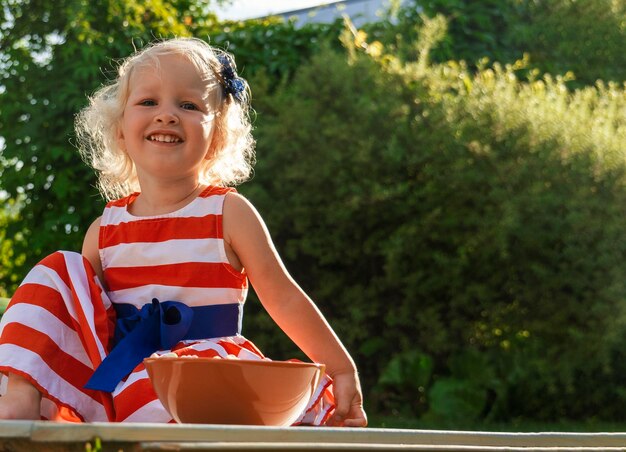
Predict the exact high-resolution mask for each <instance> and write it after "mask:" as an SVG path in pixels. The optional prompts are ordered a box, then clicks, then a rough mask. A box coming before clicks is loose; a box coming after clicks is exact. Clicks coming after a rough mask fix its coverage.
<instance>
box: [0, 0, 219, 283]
mask: <svg viewBox="0 0 626 452" xmlns="http://www.w3.org/2000/svg"><path fill="white" fill-rule="evenodd" d="M209 6H210V3H206V2H198V1H193V0H148V1H128V0H105V1H101V2H82V1H78V0H61V1H56V0H54V1H53V0H31V1H16V0H0V49H2V52H1V53H0V105H1V107H0V136H1V137H2V138H3V139H4V145H3V147H2V148H1V149H0V167H2V169H1V170H0V171H2V180H1V181H0V193H4V196H5V197H8V200H7V201H6V202H9V203H13V204H15V205H17V206H19V213H18V214H15V215H12V216H11V218H10V219H8V220H7V221H5V222H4V224H2V225H0V230H2V232H1V233H2V234H3V235H4V236H5V240H6V243H9V241H10V243H11V247H12V251H11V252H12V253H13V255H14V256H25V259H23V260H22V261H21V262H14V264H15V265H16V268H14V269H13V271H12V273H13V275H15V274H16V273H17V274H21V275H22V276H23V274H24V273H25V269H27V268H29V267H30V266H32V265H33V264H34V263H35V262H36V261H38V260H39V259H41V258H42V257H43V256H44V255H45V254H47V253H49V252H51V251H53V250H56V249H70V250H79V249H80V246H81V241H82V235H83V233H84V231H85V230H86V228H87V226H88V225H89V224H90V222H91V221H93V220H94V219H95V218H96V217H97V216H98V215H99V214H100V212H101V211H102V208H103V200H102V199H101V197H100V196H99V194H98V192H97V190H96V189H95V188H94V186H95V176H94V174H93V172H92V171H91V170H90V169H89V168H88V167H87V166H86V165H85V164H84V163H83V162H82V161H81V159H80V157H79V155H78V152H77V150H76V148H75V146H74V143H75V139H74V136H73V119H74V116H75V115H76V113H77V112H78V111H79V110H80V108H81V107H83V106H84V105H85V103H86V101H87V98H86V96H87V95H88V94H90V93H92V92H93V91H94V90H95V89H97V88H98V87H99V86H100V85H101V84H102V83H104V82H106V81H107V80H108V79H111V78H112V77H114V73H115V60H116V59H119V58H121V57H124V56H127V55H128V54H130V53H131V52H132V50H133V47H141V46H142V45H143V44H145V43H147V42H150V41H151V40H153V39H155V38H159V37H172V36H189V35H190V34H191V33H192V32H193V30H194V29H197V28H198V27H207V26H209V25H210V23H212V22H214V21H215V20H216V18H215V16H214V15H212V14H210V12H209V11H208V8H209ZM16 238H19V239H20V240H16ZM8 276H9V275H6V274H5V275H0V281H2V282H1V283H0V285H2V284H4V285H5V287H6V288H11V287H12V286H13V285H14V284H15V280H14V279H15V278H11V279H7V278H8Z"/></svg>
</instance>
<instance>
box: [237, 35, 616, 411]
mask: <svg viewBox="0 0 626 452" xmlns="http://www.w3.org/2000/svg"><path fill="white" fill-rule="evenodd" d="M431 32H432V31H431ZM421 50H422V52H421V54H422V55H426V54H427V53H428V52H426V51H425V50H426V49H421ZM352 55H353V57H352V58H346V57H345V56H344V55H341V54H338V53H336V52H333V51H331V50H326V51H322V52H321V53H319V54H317V55H315V56H314V57H313V58H312V59H311V61H310V62H309V63H308V64H305V65H303V66H302V67H301V68H300V69H299V70H298V71H297V73H296V74H295V77H294V78H293V80H292V81H291V82H290V83H289V84H284V85H282V86H281V87H280V89H278V90H276V91H275V92H267V91H265V92H264V91H263V89H261V90H260V91H259V90H257V92H256V95H255V99H256V105H255V107H256V109H257V111H258V119H257V127H258V130H257V139H258V165H257V175H256V176H255V179H254V180H253V181H252V182H251V183H249V184H247V185H246V186H244V187H243V190H244V192H245V193H247V194H248V196H250V197H251V198H252V199H253V201H254V202H255V203H256V204H257V206H258V207H259V209H260V211H261V213H262V214H263V215H264V216H265V218H266V220H267V221H268V223H269V225H270V230H271V231H272V232H273V234H274V236H275V239H276V242H277V246H278V248H279V250H280V251H281V253H282V254H283V256H284V258H285V260H286V261H287V265H288V268H290V269H291V271H292V273H293V274H294V275H295V277H296V279H297V280H298V281H299V282H301V284H302V285H303V286H304V287H305V289H307V290H308V291H309V292H310V293H311V294H312V295H313V296H314V298H315V299H316V300H317V301H318V303H319V305H320V307H321V308H322V310H323V311H324V312H325V313H326V314H327V315H328V317H329V318H330V319H332V322H333V324H334V326H335V328H336V329H337V330H338V331H339V334H340V336H341V337H342V338H343V339H344V340H345V341H346V342H347V343H348V344H349V348H350V349H351V350H352V351H353V352H354V354H355V356H356V358H357V361H358V363H359V367H360V369H361V372H362V375H363V378H364V381H365V387H366V389H367V391H368V396H369V397H368V400H369V401H370V403H371V404H372V406H374V407H375V409H376V410H386V409H388V410H391V409H393V410H397V411H403V412H408V413H414V414H420V415H421V414H424V415H426V416H427V417H430V418H432V419H438V418H446V417H447V418H450V417H452V418H454V417H459V416H463V417H466V418H471V417H477V418H489V419H511V418H513V417H516V416H526V417H529V418H533V419H557V418H560V417H572V418H584V417H586V416H588V415H589V413H594V415H596V416H600V417H602V416H605V417H611V416H618V417H621V416H622V415H620V414H619V413H620V411H619V407H620V406H623V403H624V399H623V394H624V391H623V389H624V385H623V383H621V382H620V381H621V380H620V370H621V366H623V365H622V364H620V363H621V362H622V361H623V352H621V349H620V348H619V347H618V345H617V344H619V343H620V342H619V341H620V339H621V336H622V335H623V332H624V328H623V319H624V315H623V314H624V313H623V308H622V305H623V300H624V298H625V296H626V287H625V285H624V282H623V274H624V271H625V270H626V268H625V267H624V266H625V261H624V256H625V253H626V239H625V237H626V235H625V232H626V231H625V229H624V226H623V218H624V215H625V214H626V211H625V209H626V190H625V186H624V181H625V174H624V169H625V166H624V163H623V161H622V158H623V151H624V148H623V143H624V142H626V141H625V138H626V124H625V121H624V117H625V116H624V115H623V112H624V109H625V108H626V99H625V95H624V89H623V88H620V87H618V86H616V85H602V84H600V85H598V86H596V87H589V88H585V89H583V90H577V91H574V92H572V93H570V92H568V90H567V89H566V86H565V82H566V81H565V80H564V79H562V78H556V79H554V78H551V77H545V78H542V79H533V78H531V80H529V81H522V80H519V79H518V76H517V75H516V74H517V73H518V72H519V71H520V70H524V69H525V65H524V63H523V62H520V63H519V64H518V65H517V66H515V67H501V66H499V65H495V66H493V67H479V68H478V70H477V73H476V74H472V72H470V71H469V70H468V69H467V68H465V67H464V66H463V65H459V64H457V63H449V64H443V65H427V64H425V61H423V60H422V61H420V62H418V63H415V64H401V63H400V62H399V61H398V60H397V59H395V58H393V57H390V56H388V55H383V56H381V57H380V58H371V57H369V56H365V55H362V54H355V53H354V52H352ZM533 76H535V75H533ZM256 85H257V86H260V87H263V86H266V85H267V83H266V81H263V78H262V77H260V78H259V81H258V83H256ZM253 86H255V82H254V81H253ZM256 316H257V314H254V315H253V316H252V317H253V318H256ZM249 320H250V319H249ZM254 323H255V322H254V321H253V322H249V323H248V325H251V324H254ZM268 331H269V330H264V329H263V328H261V331H260V332H259V333H258V334H260V335H262V336H263V337H264V338H267V339H268V341H267V342H266V343H264V344H263V345H264V347H265V348H266V350H267V351H268V353H270V354H272V353H275V351H276V350H288V348H289V345H285V344H283V343H281V342H280V341H279V340H278V339H273V337H275V336H273V334H272V333H269V332H268ZM255 333H256V332H253V333H252V336H251V337H252V338H253V339H255V340H256V336H255V335H254V334H255ZM476 363H479V365H477V364H476ZM597 379H601V380H602V381H603V382H604V383H605V386H603V387H600V388H599V387H596V386H595V384H594V382H595V381H596V380H597ZM583 387H593V388H594V389H593V390H587V391H585V392H583V391H580V389H581V388H583ZM616 388H622V390H621V392H618V393H619V394H622V395H615V389H616ZM599 401H602V403H599Z"/></svg>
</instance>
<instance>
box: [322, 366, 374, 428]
mask: <svg viewBox="0 0 626 452" xmlns="http://www.w3.org/2000/svg"><path fill="white" fill-rule="evenodd" d="M333 392H334V394H335V404H336V405H337V406H336V408H335V412H334V413H333V415H332V416H331V417H330V419H329V420H328V422H327V423H326V425H329V426H332V427H365V426H367V415H366V414H365V410H364V409H363V396H362V395H361V387H360V384H359V380H358V377H357V376H356V375H355V374H353V373H344V374H337V375H334V376H333Z"/></svg>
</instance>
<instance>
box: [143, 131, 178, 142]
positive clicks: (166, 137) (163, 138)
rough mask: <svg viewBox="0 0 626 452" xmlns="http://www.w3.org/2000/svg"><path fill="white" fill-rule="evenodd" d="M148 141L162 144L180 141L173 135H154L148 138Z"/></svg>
mask: <svg viewBox="0 0 626 452" xmlns="http://www.w3.org/2000/svg"><path fill="white" fill-rule="evenodd" d="M148 139H149V140H150V141H161V142H163V143H180V142H181V141H182V140H181V139H180V138H178V137H177V136H174V135H164V134H161V133H159V134H155V135H150V136H149V137H148Z"/></svg>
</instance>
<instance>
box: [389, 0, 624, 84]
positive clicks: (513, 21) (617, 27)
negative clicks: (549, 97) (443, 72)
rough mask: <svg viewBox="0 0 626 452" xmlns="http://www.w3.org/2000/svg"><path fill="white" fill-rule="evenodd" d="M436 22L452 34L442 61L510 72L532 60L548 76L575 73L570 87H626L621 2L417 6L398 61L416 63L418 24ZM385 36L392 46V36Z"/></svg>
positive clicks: (400, 37)
mask: <svg viewBox="0 0 626 452" xmlns="http://www.w3.org/2000/svg"><path fill="white" fill-rule="evenodd" d="M438 14H441V15H443V16H445V17H446V18H447V20H448V34H447V36H446V37H445V39H444V40H443V42H442V43H441V45H439V46H438V48H437V49H435V50H434V55H433V56H434V58H435V59H436V60H437V61H440V62H443V61H448V60H457V61H458V60H465V61H467V62H468V63H469V64H470V65H475V64H476V63H478V62H479V61H480V60H481V59H483V58H488V59H489V60H490V61H497V62H500V63H502V64H505V63H513V62H514V61H515V60H517V59H521V58H522V56H523V55H524V54H528V55H530V61H531V63H532V65H533V66H534V67H536V68H538V69H539V70H540V71H541V72H542V73H545V72H547V73H551V74H554V75H556V74H566V73H568V72H573V73H574V74H575V76H576V81H574V82H572V83H570V85H572V86H584V85H594V84H595V82H596V80H598V79H600V80H604V81H610V80H612V81H618V82H621V81H624V74H626V53H625V52H624V51H623V47H624V42H626V3H624V2H623V1H621V0H503V1H500V0H482V1H473V0H416V1H414V2H409V3H408V4H407V6H405V7H404V8H402V9H401V10H400V13H399V17H398V24H397V26H396V34H395V36H396V37H397V38H396V39H395V41H396V42H397V47H398V53H399V55H401V56H403V57H405V58H406V59H408V60H411V58H413V59H414V58H415V57H416V54H415V52H416V50H415V47H412V43H414V42H415V41H416V38H417V36H418V28H416V26H415V24H420V23H422V22H423V18H424V17H431V18H432V17H435V16H436V15H438ZM379 28H380V26H379ZM382 28H383V29H386V28H385V27H384V26H383V27H382ZM398 29H400V30H401V31H400V32H398ZM385 36H386V38H384V39H386V41H387V42H393V41H394V39H388V38H389V37H390V33H386V34H385Z"/></svg>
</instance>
